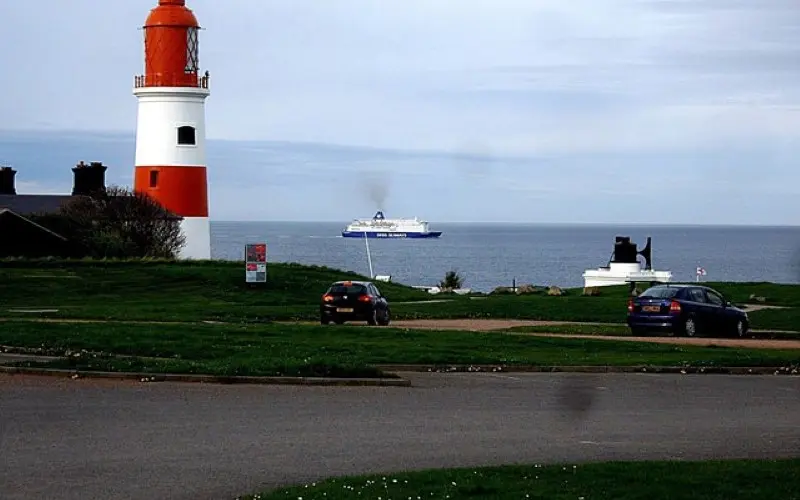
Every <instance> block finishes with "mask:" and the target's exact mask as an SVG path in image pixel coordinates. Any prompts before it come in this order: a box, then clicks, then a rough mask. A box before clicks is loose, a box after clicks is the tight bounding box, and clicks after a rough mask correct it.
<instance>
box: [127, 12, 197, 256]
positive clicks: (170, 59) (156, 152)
mask: <svg viewBox="0 0 800 500" xmlns="http://www.w3.org/2000/svg"><path fill="white" fill-rule="evenodd" d="M199 31H200V25H199V24H198V23H197V18H195V16H194V13H193V12H192V11H191V10H190V9H188V8H187V7H186V1H185V0H159V2H158V6H157V7H155V8H153V9H152V10H151V11H150V15H149V16H148V17H147V21H146V22H145V25H144V52H145V64H144V75H140V76H137V77H136V78H135V84H134V92H133V93H134V95H135V96H136V97H137V98H138V100H139V110H138V116H137V127H136V169H135V176H134V190H135V191H137V192H143V193H147V194H148V195H150V196H152V197H153V198H155V199H156V200H158V201H159V202H160V203H161V204H162V205H163V206H164V207H165V208H167V209H168V210H170V211H172V212H173V213H175V214H177V215H180V216H181V217H183V221H182V223H181V230H182V231H183V234H184V236H185V238H186V243H185V245H184V247H183V248H182V250H181V252H180V254H179V258H182V259H209V258H211V235H210V229H209V222H208V182H207V176H206V138H205V135H206V126H205V101H206V98H207V97H208V95H209V89H208V74H207V73H206V74H205V75H204V76H201V75H199V71H200V68H199V57H198V56H199V51H198V41H199V38H198V34H199Z"/></svg>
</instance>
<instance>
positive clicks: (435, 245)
mask: <svg viewBox="0 0 800 500" xmlns="http://www.w3.org/2000/svg"><path fill="white" fill-rule="evenodd" d="M345 225H346V223H342V222H328V221H322V222H315V221H304V222H300V221H221V220H212V221H211V239H212V244H211V246H212V249H211V254H212V258H215V259H225V260H235V261H241V260H243V255H244V245H245V244H247V243H256V242H265V243H267V249H268V250H267V259H268V261H269V262H296V263H300V264H313V265H323V266H328V267H332V268H337V269H342V270H347V271H353V272H357V273H359V274H362V275H369V265H368V261H367V254H366V246H365V243H364V240H363V239H360V238H342V237H341V230H342V229H343V228H344V226H345ZM434 229H436V230H442V231H443V232H444V233H443V234H442V236H441V237H440V238H437V239H423V240H419V239H393V240H378V239H370V241H369V247H370V254H371V257H372V262H373V270H374V274H376V275H391V276H392V281H393V282H398V283H403V284H406V285H426V286H430V285H435V284H436V283H438V282H439V281H440V280H441V279H442V278H443V277H444V275H445V273H446V272H447V271H450V270H456V271H458V272H459V273H460V274H461V275H462V276H463V277H464V280H465V287H468V288H472V289H474V290H477V291H490V290H492V289H493V288H495V287H497V286H511V284H512V282H513V280H514V279H516V283H517V285H521V284H526V283H532V284H535V285H556V286H561V287H578V286H583V277H582V274H583V272H584V270H586V269H593V268H597V267H601V266H604V265H606V264H607V263H608V260H609V259H610V258H611V254H612V252H613V249H614V238H615V237H616V236H629V237H630V238H631V240H632V241H633V242H634V243H636V244H637V246H638V247H639V249H641V248H643V247H644V245H645V243H646V238H647V237H648V236H651V237H652V238H653V267H654V268H655V269H657V270H669V271H672V274H673V281H676V282H677V281H694V280H695V278H696V276H695V269H696V268H697V266H701V267H704V268H705V269H706V271H707V272H708V274H707V276H704V277H703V281H771V282H776V283H800V265H799V264H800V226H744V225H741V226H737V225H674V224H649V225H643V224H588V223H587V224H583V223H574V224H552V223H521V222H511V223H490V222H480V223H470V222H437V223H436V224H435V228H434ZM640 259H641V257H640Z"/></svg>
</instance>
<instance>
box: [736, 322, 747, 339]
mask: <svg viewBox="0 0 800 500" xmlns="http://www.w3.org/2000/svg"><path fill="white" fill-rule="evenodd" d="M735 332H736V336H737V337H739V338H740V339H741V338H744V337H745V336H746V335H747V324H745V322H744V321H742V320H738V321H736V330H735Z"/></svg>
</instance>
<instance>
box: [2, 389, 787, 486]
mask: <svg viewBox="0 0 800 500" xmlns="http://www.w3.org/2000/svg"><path fill="white" fill-rule="evenodd" d="M403 375H404V376H406V377H408V378H410V379H412V381H413V382H414V384H415V387H411V388H358V387H343V388H336V387H296V386H219V385H192V384H170V383H155V384H142V383H130V382H116V381H92V380H87V379H80V380H69V379H54V378H45V377H42V378H38V377H23V376H8V375H0V449H1V450H2V453H0V497H2V498H3V499H8V500H12V499H29V498H59V499H64V500H70V499H76V500H77V499H80V500H88V499H94V498H104V499H105V498H126V499H148V500H149V499H153V498H159V499H187V500H188V499H214V500H218V499H225V498H234V497H235V496H236V495H239V494H244V493H247V492H252V491H256V490H260V489H265V488H271V487H276V486H280V485H284V484H287V483H296V482H304V481H311V480H315V479H319V478H323V477H327V476H331V475H340V474H355V473H369V472H390V471H397V470H403V469H408V468H413V469H418V468H427V467H451V466H468V467H469V466H480V465H497V464H504V463H514V462H536V463H547V462H556V461H558V462H561V461H567V462H577V461H588V460H607V459H645V458H647V459H660V458H682V459H702V458H723V457H749V458H755V457H788V456H797V455H800V427H799V426H798V425H797V419H798V415H800V397H798V396H800V378H797V377H783V376H781V377H778V376H764V377H761V376H739V377H736V376H717V375H687V376H681V375H648V374H589V375H587V374H550V373H547V374H489V373H482V374H475V373H458V374H427V373H421V374H411V373H410V374H403Z"/></svg>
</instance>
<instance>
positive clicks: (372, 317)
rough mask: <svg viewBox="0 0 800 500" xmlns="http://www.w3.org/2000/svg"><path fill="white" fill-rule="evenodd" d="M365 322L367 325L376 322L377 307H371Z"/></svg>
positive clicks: (372, 324)
mask: <svg viewBox="0 0 800 500" xmlns="http://www.w3.org/2000/svg"><path fill="white" fill-rule="evenodd" d="M367 324H368V325H369V326H375V325H377V324H378V310H377V309H373V310H372V312H371V313H370V315H369V318H368V319H367Z"/></svg>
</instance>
